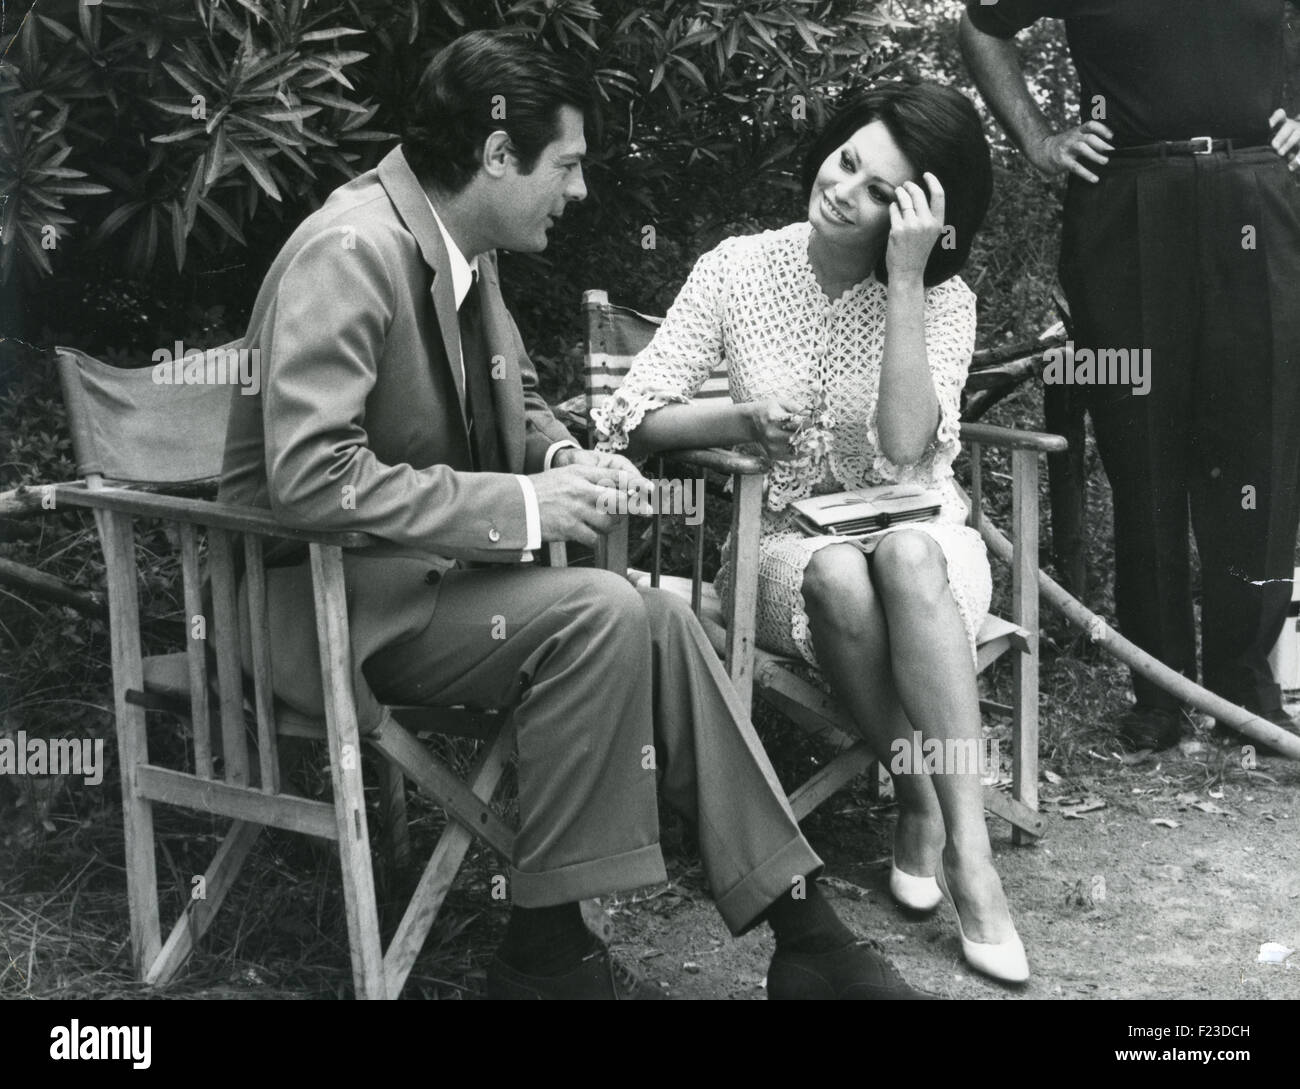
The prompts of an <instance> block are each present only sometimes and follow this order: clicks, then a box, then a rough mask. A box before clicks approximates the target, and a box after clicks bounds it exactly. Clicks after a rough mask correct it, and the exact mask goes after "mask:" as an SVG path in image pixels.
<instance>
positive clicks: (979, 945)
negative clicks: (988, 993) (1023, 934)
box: [937, 860, 1029, 983]
mask: <svg viewBox="0 0 1300 1089" xmlns="http://www.w3.org/2000/svg"><path fill="white" fill-rule="evenodd" d="M937 876H938V885H939V889H940V891H941V892H942V893H943V896H944V898H945V899H946V900H947V901H948V903H950V904H952V910H953V913H954V914H955V915H956V916H957V933H958V934H959V935H960V936H961V952H962V956H964V957H965V958H966V963H967V964H969V965H970V966H971V967H972V968H975V969H977V970H978V971H981V972H983V973H984V974H985V975H986V976H992V977H993V978H994V979H999V980H1001V981H1002V982H1004V983H1024V982H1025V980H1027V979H1028V978H1029V958H1028V957H1026V956H1025V946H1024V943H1023V942H1022V941H1021V940H1020V935H1019V934H1018V933H1016V928H1015V924H1014V923H1013V924H1012V926H1011V937H1010V938H1008V939H1007V940H1006V941H1004V942H973V941H971V940H970V939H969V938H968V937H966V931H965V929H964V928H963V927H962V925H961V912H960V911H958V910H957V901H956V900H954V899H953V896H952V893H951V892H949V891H948V881H947V878H946V877H945V876H944V872H943V861H942V860H940V862H939V873H938V875H937Z"/></svg>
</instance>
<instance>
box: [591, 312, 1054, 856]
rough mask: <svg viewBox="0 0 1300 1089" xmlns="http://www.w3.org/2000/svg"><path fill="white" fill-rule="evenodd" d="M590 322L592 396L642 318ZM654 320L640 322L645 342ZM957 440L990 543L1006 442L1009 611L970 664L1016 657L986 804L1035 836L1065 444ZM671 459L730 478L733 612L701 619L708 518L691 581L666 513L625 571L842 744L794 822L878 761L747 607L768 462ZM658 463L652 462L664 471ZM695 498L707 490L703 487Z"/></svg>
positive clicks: (730, 664)
mask: <svg viewBox="0 0 1300 1089" xmlns="http://www.w3.org/2000/svg"><path fill="white" fill-rule="evenodd" d="M583 308H584V316H585V322H586V353H585V354H586V363H587V368H588V391H589V396H590V391H591V389H592V388H593V384H594V383H595V382H596V381H597V379H598V378H603V377H604V376H606V375H607V374H608V360H607V358H606V357H605V356H604V355H603V354H602V343H603V339H604V330H605V329H606V328H607V327H608V323H609V322H610V321H612V320H616V319H618V320H631V321H635V320H637V319H644V320H647V321H652V320H653V319H645V316H644V315H637V314H635V312H632V311H618V313H617V314H616V313H615V311H616V310H618V308H613V307H611V305H610V302H609V297H608V295H607V294H606V293H605V292H604V291H598V290H593V291H588V292H586V293H585V294H584V295H583ZM651 332H652V327H649V328H647V329H646V334H645V335H646V339H647V340H648V339H649V336H650V334H651ZM961 440H962V442H963V443H966V444H968V445H969V447H970V458H971V495H970V497H969V501H970V508H971V518H970V524H971V525H972V526H973V527H974V528H975V529H977V530H979V531H980V533H981V535H982V536H984V537H985V539H986V540H987V539H988V537H989V534H988V528H989V527H988V524H987V523H986V520H985V515H984V513H983V506H982V504H983V497H984V487H983V471H982V470H983V450H984V448H985V447H993V448H998V449H1003V450H1006V451H1007V452H1008V455H1009V457H1010V460H1011V477H1012V509H1011V540H1012V550H1013V554H1012V561H1011V565H1010V566H1011V618H1010V621H1009V622H1008V621H1003V620H1000V619H999V618H996V617H991V618H990V619H989V621H987V622H986V624H985V626H984V629H983V630H982V631H981V638H980V640H979V646H978V649H977V658H978V669H979V670H981V671H982V670H983V669H985V668H986V667H987V666H988V665H990V664H991V663H992V662H993V661H995V660H996V659H998V658H999V657H1001V656H1002V655H1003V654H1006V653H1008V652H1014V654H1015V657H1014V659H1013V662H1012V670H1013V677H1012V682H1013V689H1014V697H1013V702H1012V706H1011V716H1012V743H1013V753H1012V787H1011V796H1010V797H1007V796H1006V795H1005V794H1003V793H1001V792H1000V791H998V790H996V789H994V788H992V787H986V788H985V807H986V808H987V809H988V810H989V812H992V813H994V814H996V815H998V816H1000V817H1002V818H1004V819H1006V820H1007V821H1009V822H1010V823H1011V825H1012V835H1013V839H1014V840H1015V842H1017V843H1020V842H1025V841H1027V840H1031V839H1033V838H1036V837H1037V836H1039V835H1041V834H1042V831H1043V828H1044V820H1043V818H1042V817H1041V816H1040V815H1039V814H1038V812H1037V809H1038V697H1039V691H1038V654H1039V652H1038V639H1039V636H1038V628H1039V615H1038V605H1039V602H1038V545H1039V540H1038V538H1039V533H1038V477H1039V458H1040V457H1042V456H1043V455H1045V454H1053V453H1062V452H1064V451H1065V450H1066V449H1067V443H1066V440H1065V439H1063V438H1062V437H1061V436H1059V435H1051V434H1046V433H1042V432H1031V431H1018V430H1013V429H1010V428H1003V427H995V426H992V425H989V424H970V423H966V424H962V427H961ZM664 459H671V460H672V461H673V462H674V463H676V464H681V465H685V466H688V467H691V468H693V469H696V470H699V471H700V473H701V474H703V473H704V472H705V471H708V470H713V471H715V472H719V473H722V474H723V475H725V476H728V477H730V488H731V503H732V510H731V537H730V554H729V556H728V560H729V566H730V569H731V572H732V585H733V587H734V594H733V599H734V600H733V606H732V611H731V614H730V615H729V616H726V617H721V618H720V617H718V616H716V615H712V616H711V615H709V613H708V611H707V610H706V609H705V608H704V603H705V589H706V587H705V584H704V582H703V577H702V560H703V557H704V520H703V519H701V521H700V523H699V524H698V525H697V526H696V528H695V533H696V537H695V559H694V565H693V572H692V577H691V579H690V580H689V581H688V580H684V579H673V578H669V577H666V576H663V575H662V574H661V570H660V567H661V552H660V541H661V537H662V515H660V514H655V515H654V516H653V523H652V533H653V535H654V554H653V562H652V567H651V570H650V571H649V572H648V573H645V572H639V571H631V572H630V574H631V576H632V577H633V578H634V579H636V580H638V581H642V582H645V583H648V584H649V585H652V586H662V587H664V588H666V589H669V590H671V591H673V592H677V593H680V594H682V595H686V594H687V593H689V596H690V600H691V606H692V608H693V609H694V611H695V613H696V615H697V616H698V617H699V618H700V621H701V624H702V625H703V627H704V629H705V631H706V632H707V633H708V635H709V638H710V640H711V641H712V643H713V645H714V647H715V649H717V651H718V652H719V654H720V655H722V657H723V658H724V659H725V661H726V667H727V672H728V674H729V676H730V677H731V680H732V682H733V684H734V685H735V686H736V691H737V693H738V695H739V696H740V698H741V700H742V702H743V703H744V704H745V706H746V707H747V708H748V707H749V706H750V705H751V693H752V692H753V691H755V690H757V692H758V693H759V695H760V696H762V697H763V698H764V699H765V700H767V701H768V702H769V703H770V704H772V705H773V706H775V707H776V708H777V709H778V710H780V711H781V712H783V713H784V714H785V715H786V717H788V718H789V719H790V720H791V721H793V722H794V723H795V724H796V725H797V726H799V727H800V728H801V729H803V730H804V731H805V732H807V733H810V734H813V735H815V736H819V737H821V738H823V739H824V740H826V741H828V742H830V743H831V744H832V745H833V746H834V747H835V748H836V749H837V750H838V751H837V753H836V755H835V756H834V757H833V758H832V759H831V760H830V761H828V762H827V763H826V764H825V765H824V766H823V767H822V768H821V769H820V770H818V771H817V772H816V773H815V774H814V775H813V776H812V777H811V778H810V779H809V780H808V781H807V782H805V783H803V784H801V785H799V786H798V787H796V788H795V790H793V791H792V792H791V794H790V804H791V807H792V808H793V810H794V812H795V815H796V817H798V818H799V819H800V820H802V819H803V818H804V817H805V816H807V814H808V813H810V812H812V810H813V809H815V808H816V807H817V806H819V805H821V804H822V802H824V801H826V800H827V799H828V798H829V797H830V796H831V795H832V794H834V793H835V792H836V791H838V790H840V789H842V788H843V787H844V786H845V785H846V784H847V783H848V782H850V781H851V780H852V779H853V778H854V777H855V776H857V775H859V774H862V773H863V772H866V771H867V770H868V769H869V768H871V766H872V765H873V764H874V763H875V757H874V755H873V754H872V753H871V751H870V749H869V747H868V745H867V743H866V742H865V741H862V740H861V739H860V738H858V736H857V735H856V731H854V730H853V728H852V726H851V725H850V723H849V722H848V720H847V719H846V718H845V717H844V715H843V712H842V711H840V709H839V708H838V707H837V706H836V703H835V701H834V700H833V699H832V698H831V697H829V696H828V695H827V694H826V693H825V692H824V691H823V690H822V689H821V688H819V687H818V686H816V685H814V684H812V683H810V682H809V681H808V680H806V679H805V678H804V677H803V676H801V675H800V674H801V672H802V669H803V663H802V662H794V661H792V660H791V659H788V658H784V657H782V656H780V655H776V654H772V653H770V652H768V651H766V650H764V649H762V648H761V647H759V646H758V645H757V643H756V641H755V631H756V625H755V610H756V604H757V588H758V555H759V535H760V514H761V510H762V501H763V494H764V483H765V481H764V476H765V473H766V466H765V464H764V463H763V461H762V460H761V459H759V458H757V457H753V456H751V455H748V454H744V453H739V452H737V451H733V450H722V449H703V450H679V451H673V452H671V453H670V454H665V455H663V459H661V462H660V464H661V465H662V460H664ZM662 472H663V470H662V468H660V469H659V473H660V475H662ZM700 494H701V495H703V494H704V491H703V489H701V493H700ZM627 532H628V530H627V522H626V520H624V522H623V523H622V524H621V525H620V527H619V528H618V529H617V530H616V531H615V533H613V534H611V535H610V538H609V541H608V543H607V545H606V546H605V548H604V549H603V550H602V551H601V553H600V555H599V556H598V562H600V563H601V564H602V565H603V566H605V567H608V568H609V569H611V570H616V571H629V567H628V538H627Z"/></svg>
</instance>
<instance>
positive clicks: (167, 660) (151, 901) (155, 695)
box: [53, 352, 514, 998]
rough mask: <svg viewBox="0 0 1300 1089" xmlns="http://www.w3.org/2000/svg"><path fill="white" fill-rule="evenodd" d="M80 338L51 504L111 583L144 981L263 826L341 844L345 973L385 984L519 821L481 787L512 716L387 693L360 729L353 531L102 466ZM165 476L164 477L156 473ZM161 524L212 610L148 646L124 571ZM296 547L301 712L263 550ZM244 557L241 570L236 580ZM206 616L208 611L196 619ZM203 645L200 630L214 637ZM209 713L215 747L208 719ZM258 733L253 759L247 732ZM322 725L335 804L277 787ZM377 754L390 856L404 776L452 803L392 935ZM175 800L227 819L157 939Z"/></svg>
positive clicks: (400, 851) (495, 766) (129, 862)
mask: <svg viewBox="0 0 1300 1089" xmlns="http://www.w3.org/2000/svg"><path fill="white" fill-rule="evenodd" d="M78 366H79V364H78V362H77V360H76V358H75V353H71V352H60V355H59V369H60V379H61V381H62V384H63V390H64V397H65V401H66V402H67V403H68V409H69V421H70V423H71V426H72V430H73V438H74V447H75V448H76V451H77V459H78V463H79V465H78V471H79V472H81V473H83V474H84V480H83V481H79V482H76V483H72V484H60V485H55V486H53V488H54V504H53V505H54V508H55V509H57V508H58V507H60V506H70V507H83V508H88V509H90V510H92V511H93V512H94V517H95V523H96V527H97V529H98V532H99V538H100V542H101V546H102V548H103V553H104V560H105V567H106V577H107V586H108V606H109V627H110V643H111V651H112V668H113V704H114V716H115V728H116V735H117V743H118V754H119V761H120V764H121V776H122V808H123V823H124V828H125V841H126V871H127V893H128V901H129V908H130V919H131V951H132V961H133V963H134V965H135V969H136V972H137V975H138V977H139V978H140V979H141V980H142V981H143V982H145V983H148V984H154V985H162V984H165V983H167V982H168V981H169V980H170V979H171V978H173V977H174V975H175V974H176V972H177V971H178V970H179V968H180V967H181V966H182V965H183V964H184V962H185V960H186V958H187V957H188V955H189V954H190V952H191V951H192V950H193V948H194V945H195V943H196V942H197V941H198V940H199V939H200V938H201V937H202V935H203V934H204V933H205V932H206V931H207V929H208V928H209V927H210V925H211V924H212V921H213V919H214V918H215V916H216V913H217V911H218V910H219V909H220V907H221V904H222V901H223V900H224V899H225V897H226V895H227V894H228V892H229V891H230V888H231V886H232V884H233V882H234V880H235V878H236V877H237V876H238V874H239V872H240V870H241V868H242V866H243V864H244V861H245V860H246V859H247V857H248V855H249V852H250V851H251V849H252V847H253V845H254V843H255V842H256V840H257V837H258V835H259V833H260V832H261V829H262V828H263V827H271V828H280V829H284V830H286V831H291V832H300V833H305V834H307V835H313V836H317V837H320V838H323V839H326V840H331V841H333V842H335V843H336V844H337V845H338V851H339V857H340V864H341V870H342V879H343V893H344V906H345V913H346V917H347V929H348V944H349V948H350V953H351V960H352V976H353V985H354V990H355V994H356V997H358V998H396V997H397V996H398V995H399V994H400V992H401V990H402V987H403V985H404V984H405V982H406V979H407V976H408V975H409V974H410V971H411V968H412V967H413V965H414V963H415V960H416V958H417V956H418V955H419V952H420V948H421V946H422V945H423V943H424V940H425V938H426V937H427V935H428V933H429V931H430V929H431V928H432V926H433V924H434V922H435V921H436V918H437V914H438V911H439V909H440V907H441V905H442V903H443V900H444V899H445V897H446V894H447V892H448V890H449V889H450V887H451V883H452V880H453V879H454V877H455V875H456V872H457V871H458V869H459V867H460V864H461V862H462V861H463V859H464V857H465V854H466V852H467V851H468V849H469V845H470V843H471V841H472V837H473V836H475V835H477V836H479V837H480V838H481V839H482V840H484V841H485V842H486V843H488V844H489V845H490V846H492V847H493V848H494V849H495V850H496V851H497V852H498V853H499V854H501V855H502V856H503V857H504V858H506V859H509V858H510V857H511V856H512V854H513V842H514V834H513V832H512V831H511V829H510V828H509V827H508V826H507V825H506V823H505V822H504V821H503V820H502V819H501V818H500V817H499V816H498V815H497V814H496V813H495V812H494V811H493V809H492V807H491V801H492V798H493V795H494V792H495V791H496V788H497V786H498V784H499V783H500V781H501V778H502V775H503V773H504V771H505V768H506V765H507V763H508V761H509V758H510V754H511V750H512V747H513V742H514V731H513V729H512V727H511V724H510V722H509V719H508V716H504V715H500V714H492V713H482V712H469V711H466V710H464V709H456V708H430V707H386V708H383V709H382V712H381V715H380V720H379V722H378V725H377V727H376V728H375V729H374V730H372V731H370V732H368V733H366V734H364V735H362V734H361V732H360V729H359V723H358V710H357V702H356V693H355V691H354V687H353V670H352V650H351V645H350V641H349V632H348V621H347V608H346V596H345V588H344V576H343V558H342V557H343V549H345V548H350V549H351V548H365V547H367V546H369V545H371V544H373V543H374V540H373V539H372V538H370V537H369V536H367V535H366V534H362V533H315V532H308V531H304V530H301V529H296V528H293V527H289V526H285V525H283V524H281V523H279V522H277V521H276V520H275V519H274V518H273V517H272V516H271V515H270V513H269V512H267V511H263V510H256V509H253V508H247V507H243V506H238V505H234V504H229V503H220V502H215V501H211V500H205V499H194V498H185V497H180V496H176V495H168V494H158V490H159V489H158V488H155V487H153V486H149V485H145V486H140V485H136V484H132V485H131V486H129V487H126V486H119V485H118V483H117V482H114V481H112V480H106V479H105V476H104V474H103V472H101V471H100V459H99V455H98V452H97V450H96V448H95V447H96V441H95V437H94V434H93V433H92V431H91V428H90V424H89V419H90V413H91V409H90V407H89V403H88V401H87V399H86V394H85V391H84V389H83V388H82V385H81V377H80V372H79V370H78ZM160 487H161V486H160ZM139 519H153V520H161V521H163V522H166V523H168V524H169V525H171V526H173V527H174V529H175V532H176V534H177V536H178V538H179V541H180V546H181V557H180V558H181V563H180V566H181V581H182V593H183V601H184V609H185V615H186V617H187V619H188V620H190V621H192V620H193V618H197V617H200V616H205V613H206V612H210V620H211V630H210V631H209V630H204V631H203V632H202V635H201V637H195V634H194V629H193V628H192V626H191V623H188V622H187V624H186V632H187V638H186V649H185V651H184V653H183V654H172V655H159V656H153V657H145V656H144V654H143V651H142V646H141V636H140V600H139V592H138V576H137V572H136V569H135V535H136V529H135V525H136V521H137V520H139ZM204 536H205V537H206V543H207V560H208V562H207V574H208V580H207V583H208V589H209V592H210V610H205V602H204V585H205V579H204V573H203V571H202V570H201V569H200V542H201V538H203V537H204ZM285 540H290V541H297V542H299V543H300V544H302V545H306V548H307V552H308V562H309V564H310V570H311V579H312V591H313V602H314V614H315V624H316V632H317V638H318V645H319V649H320V663H321V675H322V677H323V679H324V692H323V697H324V698H323V706H324V717H323V718H319V719H318V718H313V717H311V716H307V715H303V714H300V713H298V712H296V711H294V710H292V709H290V708H288V707H287V706H285V705H284V704H282V703H281V702H280V701H279V700H277V699H276V697H275V695H274V693H273V692H272V690H271V656H270V655H271V649H270V646H269V643H268V634H267V633H268V630H269V629H268V624H267V598H266V578H265V571H264V568H263V563H262V559H263V553H264V551H265V550H266V549H267V547H268V546H269V545H270V544H271V543H273V542H277V541H285ZM240 569H242V570H243V572H244V573H245V577H244V578H243V580H242V583H241V580H240V578H239V571H240ZM241 596H242V598H243V603H244V606H245V608H246V610H247V616H248V619H249V634H250V643H251V646H250V648H249V649H250V650H251V658H252V668H251V683H250V682H249V680H248V679H247V678H245V676H244V671H243V663H242V660H241V656H242V650H243V648H242V647H241V643H240V625H239V604H240V598H241ZM206 619H207V618H206V617H205V626H206ZM209 644H211V645H209ZM149 710H159V711H166V712H169V713H172V714H176V715H178V716H179V717H181V718H182V719H185V720H188V722H189V724H190V727H191V734H192V736H191V739H190V740H191V744H192V751H193V761H192V763H193V770H178V769H177V768H174V767H165V766H162V765H159V764H157V763H154V762H153V761H151V759H150V756H149V741H148V733H147V724H146V714H147V712H148V711H149ZM213 723H215V724H217V725H218V726H219V731H218V732H219V737H220V749H219V751H218V752H213V751H212V750H213V746H212V742H211V737H212V730H211V726H212V724H213ZM424 729H429V730H434V731H437V732H442V733H453V734H462V735H466V736H472V737H476V738H479V739H481V740H482V741H483V742H484V744H483V745H482V747H481V750H480V752H479V754H478V756H477V759H476V762H475V764H474V766H473V767H472V769H471V770H470V772H469V775H468V777H467V779H466V780H462V779H461V778H459V777H458V776H457V775H456V774H455V773H454V772H452V771H451V770H450V769H449V768H447V767H446V766H445V765H443V764H442V763H441V762H439V761H438V760H436V759H434V758H433V757H432V756H431V755H430V754H429V753H428V752H427V750H426V749H425V747H424V746H423V745H422V744H421V743H420V742H419V741H418V740H417V739H416V737H415V736H413V733H412V731H417V732H418V731H421V730H424ZM250 732H251V733H252V735H253V736H254V737H255V741H256V744H255V759H254V758H252V757H251V756H250V751H249V747H248V734H249V733H250ZM281 737H303V738H311V739H314V740H319V741H325V742H326V744H327V746H328V751H329V763H330V775H331V780H332V785H333V802H332V803H326V802H319V801H315V800H312V799H307V798H302V797H298V796H296V795H293V794H290V793H286V792H285V791H284V790H282V789H281V783H280V773H279V762H278V740H279V738H281ZM363 744H364V745H365V746H367V747H368V748H369V749H371V750H372V751H374V752H375V753H377V754H378V755H379V756H380V757H381V759H380V760H379V762H378V768H379V778H380V797H381V810H382V815H383V824H384V826H385V832H386V834H387V838H388V839H389V841H390V845H391V848H392V851H393V854H394V857H395V859H396V861H398V862H404V861H405V859H406V858H408V857H409V853H410V845H409V841H408V840H407V838H406V816H405V801H406V795H405V781H406V779H410V780H411V781H412V782H413V783H415V784H416V785H417V786H418V787H419V788H420V789H421V790H423V791H425V792H426V793H427V795H428V796H429V797H430V798H431V799H432V800H434V801H435V802H436V803H437V804H439V805H440V806H442V807H443V808H444V809H445V810H446V812H447V814H448V822H447V826H446V828H445V829H444V830H443V832H442V835H441V837H440V839H439V841H438V843H437V845H436V847H435V849H434V851H433V852H432V855H431V857H430V859H429V861H428V863H427V864H426V866H425V868H424V870H423V873H422V875H421V877H420V879H419V881H418V884H417V886H416V888H415V891H414V893H413V894H412V896H411V899H410V901H409V903H408V905H407V908H406V911H405V913H404V915H403V916H402V919H401V921H400V922H399V924H398V926H397V929H396V931H395V933H394V934H393V937H392V939H391V940H390V942H389V944H388V947H387V949H386V950H385V949H384V948H383V945H382V942H381V939H380V931H379V913H378V905H377V902H376V895H375V884H374V872H373V866H372V862H371V855H370V839H369V832H368V827H367V817H366V808H365V799H364V795H363V789H362V768H361V752H362V745H363ZM163 804H165V805H175V806H180V807H182V808H186V809H190V810H194V811H196V812H201V813H207V814H213V815H217V816H223V817H228V818H230V819H231V821H232V822H233V823H232V824H231V826H230V829H229V831H228V832H227V834H226V836H225V838H224V839H223V841H222V843H221V845H220V847H219V848H218V850H217V851H216V854H215V855H214V856H213V859H212V861H211V863H210V864H209V866H208V868H207V870H206V872H205V873H204V875H203V876H204V879H205V892H206V895H205V898H204V899H200V900H189V901H188V902H187V905H186V907H185V908H184V910H183V911H182V913H181V915H180V917H179V918H178V919H177V921H176V922H175V924H174V925H173V926H172V928H171V930H170V931H169V933H168V934H167V936H166V938H164V937H163V932H162V924H161V918H160V912H159V896H158V884H157V878H158V874H157V866H156V860H155V849H154V834H153V809H154V806H156V805H163Z"/></svg>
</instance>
